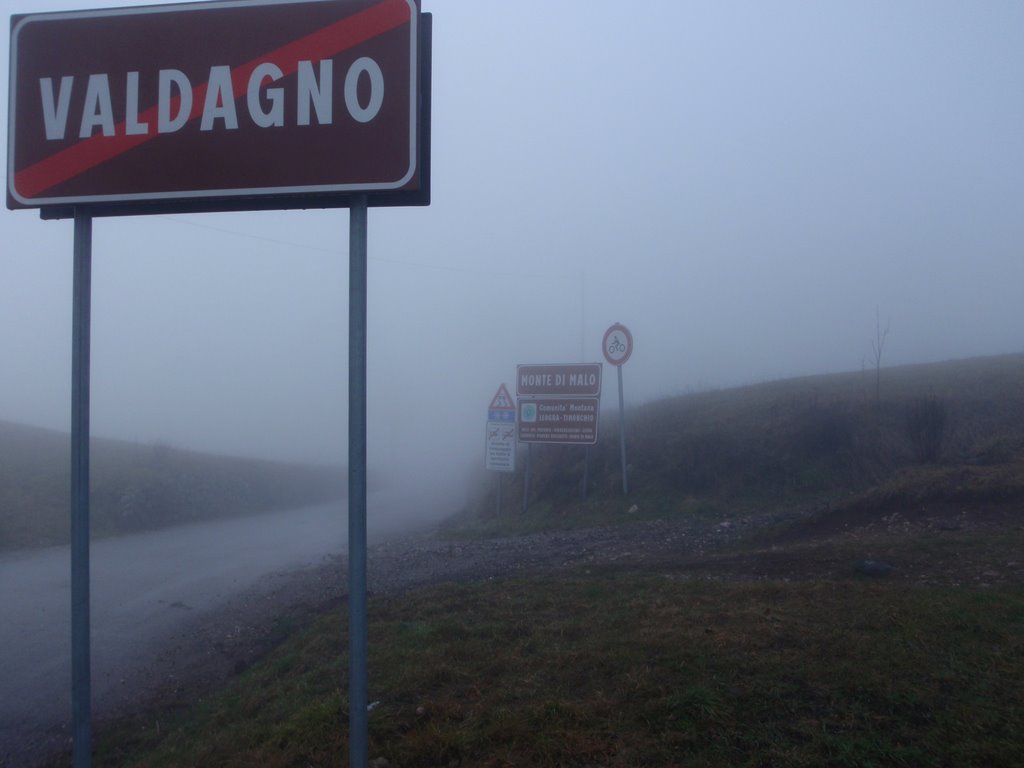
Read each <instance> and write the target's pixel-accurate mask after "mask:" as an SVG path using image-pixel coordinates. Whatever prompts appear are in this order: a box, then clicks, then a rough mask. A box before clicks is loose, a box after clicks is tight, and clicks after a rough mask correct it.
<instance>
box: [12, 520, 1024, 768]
mask: <svg viewBox="0 0 1024 768" xmlns="http://www.w3.org/2000/svg"><path fill="white" fill-rule="evenodd" d="M1022 524H1024V507H1022V506H1021V505H1019V504H1017V503H1007V504H1003V505H993V506H991V507H989V508H979V509H969V510H968V509H935V510H931V511H929V510H920V509H917V510H902V511H901V510H892V511H886V512H884V513H882V512H870V511H867V510H861V511H860V512H857V513H847V512H843V513H840V514H832V513H830V512H829V511H828V510H823V511H820V512H819V513H818V514H817V515H810V516H806V515H793V514H777V515H774V514H764V515H746V516H739V517H735V518H731V519H723V520H719V521H714V522H701V523H689V522H686V521H678V522H668V521H644V522H636V523H629V524H625V525H620V526H613V527H604V528H593V529H585V530H574V531H560V532H551V533H544V534H534V535H530V536H524V537H516V538H502V539H487V540H474V541H454V540H452V541H446V540H441V539H438V538H436V537H433V536H429V535H423V536H415V537H407V538H392V539H388V540H385V541H381V542H378V543H376V544H374V545H371V547H370V549H369V552H368V579H369V588H370V594H371V598H372V596H373V595H381V594H390V595H394V594H400V593H401V592H403V591H405V590H408V589H412V588H415V587H419V586H423V585H428V584H437V583H443V582H445V581H460V580H478V579H487V578H501V577H508V576H514V575H517V574H524V575H525V574H533V573H538V572H550V571H558V570H561V569H567V568H583V569H586V568H588V567H589V566H594V567H616V566H626V567H636V566H643V565H645V564H648V565H650V566H651V567H657V568H659V569H664V570H669V571H672V572H675V573H678V574H680V575H684V576H685V577H687V578H695V579H730V580H731V579H754V580H768V579H771V580H782V581H786V580H803V579H822V578H823V579H844V578H884V579H887V580H894V581H899V582H910V583H919V584H950V585H962V586H967V587H974V588H986V587H992V586H996V585H1005V584H1022V583H1024V553H1021V552H1022V551H1021V544H1022V543H1024V525H1022ZM922 542H923V544H922ZM865 564H866V565H865ZM346 582H347V574H346V564H345V562H344V560H343V559H342V558H335V559H330V560H326V561H324V562H323V563H321V564H319V565H317V566H315V567H310V568H306V569H303V570H299V571H294V572H287V573H279V574H275V575H274V576H272V577H270V578H267V579H266V580H264V582H263V583H261V584H260V585H259V587H257V588H255V589H253V590H251V591H250V592H248V593H246V594H245V595H243V596H242V597H239V598H237V599H235V600H233V601H232V602H231V603H230V605H229V606H228V608H227V609H226V610H224V611H222V612H221V613H220V614H219V615H218V616H217V617H216V618H215V619H213V620H210V619H209V618H207V619H205V620H203V621H202V622H197V623H196V624H194V625H191V626H185V627H183V629H182V632H181V633H180V634H179V636H178V637H176V638H175V640H174V641H173V642H172V643H170V644H168V646H167V647H165V648H163V649H162V650H160V652H159V653H157V654H156V655H154V657H153V661H152V664H151V665H150V667H149V668H148V669H147V670H145V672H144V673H142V674H140V675H139V676H138V678H137V679H133V680H126V681H125V685H124V691H125V693H124V696H123V698H122V700H121V701H120V702H119V703H118V705H117V706H115V707H114V708H113V710H112V711H110V712H106V713H103V715H102V716H103V717H104V718H107V719H109V718H119V717H123V716H126V715H132V716H137V717H143V718H153V719H159V718H160V717H161V716H166V714H167V713H168V712H172V711H175V710H178V709H181V708H187V707H190V706H191V705H192V704H193V703H194V702H195V701H196V700H198V699H200V698H201V697H202V696H203V695H204V694H205V693H206V692H208V691H211V690H213V689H215V688H217V687H218V686H219V685H221V684H222V683H223V682H224V681H225V680H227V679H228V678H229V677H230V676H232V675H234V674H237V673H239V672H240V671H242V670H244V669H245V668H246V667H247V666H249V665H250V664H251V663H253V661H255V660H256V659H258V658H259V657H260V656H261V655H263V654H264V653H266V652H267V650H268V649H270V648H271V647H273V646H274V645H275V644H276V643H278V642H280V640H281V639H283V638H284V637H285V636H286V635H287V633H288V631H289V630H290V629H292V628H294V627H295V626H297V625H301V624H302V623H304V622H305V621H307V620H308V619H309V618H310V617H311V616H313V615H315V614H318V613H322V612H324V611H329V610H344V602H345V601H344V598H345V595H346V593H347V583H346ZM99 730H100V732H102V729H101V728H100V729H99ZM68 745H69V738H68V734H67V733H66V732H60V733H51V734H48V735H46V737H45V738H41V739H39V740H38V741H37V743H35V744H33V745H32V754H34V755H38V756H39V758H40V762H39V764H55V763H53V762H52V761H53V760H54V756H55V755H59V754H60V753H61V752H62V751H64V750H67V749H68ZM8 765H9V766H11V768H13V766H14V765H15V763H5V762H4V760H3V759H2V758H0V766H4V767H5V768H6V766H8ZM18 765H21V763H18Z"/></svg>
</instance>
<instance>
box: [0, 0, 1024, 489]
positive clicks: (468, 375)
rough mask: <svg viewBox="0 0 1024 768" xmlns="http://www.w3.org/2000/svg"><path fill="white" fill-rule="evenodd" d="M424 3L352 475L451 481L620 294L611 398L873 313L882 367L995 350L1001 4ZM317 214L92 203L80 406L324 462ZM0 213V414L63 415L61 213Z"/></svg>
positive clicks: (1017, 263)
mask: <svg viewBox="0 0 1024 768" xmlns="http://www.w3.org/2000/svg"><path fill="white" fill-rule="evenodd" d="M123 4H125V3H120V2H116V1H115V2H104V3H101V5H111V6H112V5H123ZM0 5H2V8H3V10H4V11H5V13H6V14H10V13H14V12H24V11H29V10H31V11H42V10H62V9H68V8H85V7H92V6H93V3H77V2H72V1H71V0H67V1H66V2H50V1H49V0H46V1H45V2H44V1H39V0H32V2H27V0H22V2H13V1H11V0H2V2H0ZM423 5H424V10H426V11H429V12H432V13H433V14H434V59H433V148H432V150H433V151H432V167H433V185H432V186H433V194H432V198H433V202H432V204H431V205H430V206H429V207H427V208H422V209H421V208H404V209H402V208H399V209H372V210H371V211H370V214H369V259H370V260H369V343H368V356H369V403H368V408H369V453H370V463H371V473H373V472H377V473H379V474H383V475H386V476H388V477H390V478H392V479H393V482H394V483H395V484H398V485H402V486H403V487H407V488H409V489H411V490H412V491H413V492H415V493H416V494H418V495H419V496H420V497H421V498H422V499H424V500H427V499H435V500H440V499H443V500H444V502H445V503H446V504H448V505H457V504H458V503H459V502H460V499H461V495H462V494H464V493H465V491H464V489H465V487H466V484H467V481H468V480H470V479H472V478H473V477H474V476H479V475H481V474H482V473H483V471H484V470H483V450H482V449H483V432H484V422H485V419H486V409H487V405H488V403H489V401H490V398H491V397H492V395H493V394H494V392H495V391H496V390H497V388H498V385H499V384H501V383H502V382H505V383H507V384H508V385H509V386H510V387H512V386H513V385H514V373H515V366H516V364H517V363H559V362H577V361H581V360H584V361H588V362H592V361H600V360H601V352H600V349H599V346H600V341H601V337H602V334H603V332H604V330H605V329H606V328H607V327H608V326H609V325H611V324H612V323H614V322H617V321H618V322H622V323H625V324H626V325H627V326H629V328H630V329H631V330H632V332H633V336H634V339H635V349H634V353H633V357H632V359H631V360H630V361H629V363H628V364H627V365H626V367H625V369H624V379H625V387H626V390H625V395H626V402H627V404H631V403H632V404H636V403H639V402H642V401H645V400H649V399H652V398H656V397H660V396H664V395H667V394H672V393H679V392H686V391H694V390H701V389H707V388H711V387H723V386H730V385H735V384H745V383H752V382H757V381H763V380H767V379H773V378H778V377H783V376H790V375H802V374H811V373H823V372H832V371H840V370H851V369H858V368H860V367H861V366H863V365H870V364H871V361H870V357H871V340H872V339H873V338H874V336H875V331H876V312H877V316H878V317H879V318H880V321H881V323H882V324H883V325H885V324H886V323H888V325H889V327H890V334H889V336H888V339H887V341H886V345H885V349H884V358H883V361H882V362H883V364H884V365H895V364H899V363H909V362H924V361H932V360H941V359H947V358H954V357H965V356H972V355H984V354H994V353H1002V352H1017V351H1021V350H1022V347H1024V342H1022V338H1021V328H1024V302H1022V301H1021V286H1022V285H1024V258H1022V256H1024V254H1022V247H1021V246H1022V243H1024V185H1022V184H1021V180H1022V179H1024V91H1022V90H1021V88H1020V74H1021V72H1022V71H1024V48H1022V47H1021V45H1020V31H1021V30H1022V29H1024V5H1022V4H1020V3H1018V2H1015V1H1014V0H1006V1H1005V2H997V1H995V0H993V1H991V2H986V3H971V4H966V3H961V2H934V1H932V0H928V1H927V2H925V1H924V0H920V1H916V2H914V1H912V2H904V3H898V4H893V3H888V2H881V1H878V2H837V3H827V4H815V3H805V2H772V3H758V2H714V3H711V2H706V3H696V2H676V1H675V0H672V1H671V2H670V1H668V0H666V1H665V2H647V3H641V4H629V3H610V2H608V3H606V2H587V3H583V2H562V3H550V2H541V1H539V0H524V1H522V2H517V3H514V4H511V3H497V2H448V3H440V2H433V1H432V0H424V3H423ZM7 43H8V41H7V38H6V36H5V37H4V40H3V43H2V45H3V46H4V50H3V52H2V55H0V67H3V76H4V79H6V71H7V69H6V68H7V60H8V55H7ZM5 114H6V113H5ZM6 125H7V120H6V118H5V119H4V120H3V121H2V126H6ZM0 130H4V135H5V136H6V128H2V129H0ZM347 222H348V217H347V212H346V211H343V210H338V211H304V212H271V213H252V214H206V215H180V216H148V217H138V218H122V219H100V220H97V221H96V222H95V225H94V241H93V305H92V306H93V336H92V344H93V357H92V431H93V433H94V434H97V435H105V436H112V437H120V438H125V439H128V440H137V441H141V442H159V443H165V444H169V445H173V446H177V447H183V448H194V449H200V450H209V451H215V452H218V453H231V454H242V455H253V456H259V457H269V458H276V459H287V460H300V461H316V462H343V461H344V459H345V453H346V445H347V432H346V428H347V416H346V412H347V317H348V314H347V313H348V310H347V299H348V285H347V275H348V263H347V247H348V234H347ZM0 240H2V243H3V246H2V248H3V251H2V255H0V361H2V362H0V419H8V420H14V421H21V422H25V423H30V424H35V425H40V426H46V427H52V428H58V429H67V428H68V425H69V421H70V357H71V353H70V335H71V319H70V318H71V265H72V255H71V246H72V227H71V224H70V222H67V221H64V222H48V221H41V220H40V219H39V218H38V217H37V216H36V215H35V213H33V212H28V211H18V212H11V211H7V210H4V211H3V212H0ZM611 373H612V371H611V370H610V369H609V368H607V367H606V370H605V405H606V407H607V406H610V405H612V404H613V403H614V397H613V394H614V393H615V384H614V378H613V376H612V375H611Z"/></svg>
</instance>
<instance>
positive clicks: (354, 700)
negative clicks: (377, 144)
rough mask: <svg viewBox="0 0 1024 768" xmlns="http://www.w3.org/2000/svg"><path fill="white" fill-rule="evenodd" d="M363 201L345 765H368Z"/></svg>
mask: <svg viewBox="0 0 1024 768" xmlns="http://www.w3.org/2000/svg"><path fill="white" fill-rule="evenodd" d="M366 228H367V227H366V197H359V198H357V199H356V200H355V201H353V204H352V207H351V208H350V209H349V310H348V646H349V657H348V659H349V665H348V709H349V714H348V716H349V736H348V738H349V765H351V766H360V768H362V766H365V765H367V764H368V763H369V757H368V753H369V747H368V738H369V734H368V727H369V717H368V713H367V704H368V701H369V693H368V683H367V630H366V623H367V618H366V602H367V600H366Z"/></svg>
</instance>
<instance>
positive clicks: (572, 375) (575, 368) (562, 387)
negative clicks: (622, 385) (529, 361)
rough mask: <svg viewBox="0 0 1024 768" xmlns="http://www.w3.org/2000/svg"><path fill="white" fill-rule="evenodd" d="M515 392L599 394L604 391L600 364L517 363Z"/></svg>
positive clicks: (529, 393) (542, 394)
mask: <svg viewBox="0 0 1024 768" xmlns="http://www.w3.org/2000/svg"><path fill="white" fill-rule="evenodd" d="M516 394H517V395H534V396H544V397H546V396H560V395H576V396H578V397H597V396H598V395H600V394H601V364H600V363H574V364H569V365H519V366H516Z"/></svg>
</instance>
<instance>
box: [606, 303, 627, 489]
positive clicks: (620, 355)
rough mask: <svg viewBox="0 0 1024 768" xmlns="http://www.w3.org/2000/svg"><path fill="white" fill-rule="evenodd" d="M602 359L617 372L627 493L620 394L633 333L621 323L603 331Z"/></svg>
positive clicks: (624, 479) (623, 411)
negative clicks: (623, 368)
mask: <svg viewBox="0 0 1024 768" xmlns="http://www.w3.org/2000/svg"><path fill="white" fill-rule="evenodd" d="M601 351H602V352H603V353H604V359H605V360H607V361H608V362H609V363H611V364H612V365H614V366H615V367H616V368H617V369H618V372H619V454H620V458H621V459H622V495H623V496H626V495H628V494H629V479H628V477H627V475H626V470H627V467H628V465H627V464H626V405H625V400H624V398H623V395H622V366H623V365H625V363H626V361H627V360H629V358H630V355H632V354H633V334H632V333H630V332H629V329H628V328H627V327H626V326H624V325H623V324H622V323H615V324H614V325H612V326H611V327H610V328H609V329H608V330H607V331H605V332H604V338H603V339H602V340H601Z"/></svg>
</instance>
